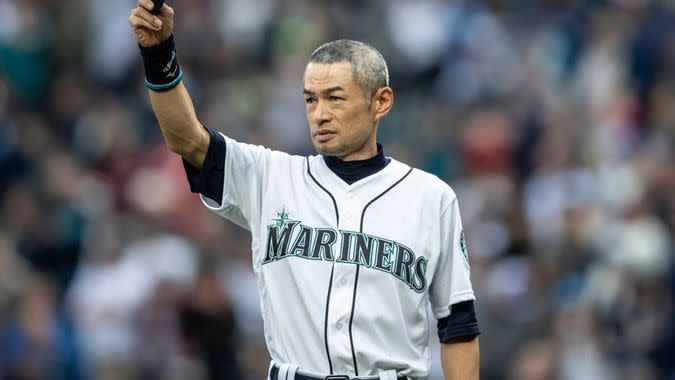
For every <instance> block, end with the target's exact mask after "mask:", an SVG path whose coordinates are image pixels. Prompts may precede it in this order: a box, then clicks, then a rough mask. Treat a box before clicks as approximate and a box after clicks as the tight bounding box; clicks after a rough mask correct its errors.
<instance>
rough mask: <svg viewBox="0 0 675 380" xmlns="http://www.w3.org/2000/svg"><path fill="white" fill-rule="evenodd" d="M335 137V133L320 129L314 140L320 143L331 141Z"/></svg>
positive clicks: (316, 132) (315, 133)
mask: <svg viewBox="0 0 675 380" xmlns="http://www.w3.org/2000/svg"><path fill="white" fill-rule="evenodd" d="M335 135H336V133H335V132H333V131H328V130H324V129H320V130H317V131H315V132H314V138H315V139H316V141H317V142H320V143H322V142H326V141H328V140H330V139H331V138H333V136H335Z"/></svg>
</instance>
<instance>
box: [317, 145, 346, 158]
mask: <svg viewBox="0 0 675 380" xmlns="http://www.w3.org/2000/svg"><path fill="white" fill-rule="evenodd" d="M314 147H315V148H316V152H317V153H319V154H320V155H323V156H342V155H343V152H342V151H343V149H340V147H337V146H330V145H327V144H315V145H314Z"/></svg>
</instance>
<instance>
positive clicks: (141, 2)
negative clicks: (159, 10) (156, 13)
mask: <svg viewBox="0 0 675 380" xmlns="http://www.w3.org/2000/svg"><path fill="white" fill-rule="evenodd" d="M138 6H139V7H141V8H145V10H147V11H149V12H151V11H152V10H153V8H155V4H154V3H153V2H152V0H138Z"/></svg>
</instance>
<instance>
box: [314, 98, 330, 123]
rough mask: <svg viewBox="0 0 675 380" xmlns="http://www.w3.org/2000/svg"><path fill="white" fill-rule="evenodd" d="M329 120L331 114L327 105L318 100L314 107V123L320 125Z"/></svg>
mask: <svg viewBox="0 0 675 380" xmlns="http://www.w3.org/2000/svg"><path fill="white" fill-rule="evenodd" d="M330 120H331V114H330V112H329V110H328V107H327V106H326V104H325V103H324V102H321V101H318V102H317V104H316V108H315V109H314V123H316V125H317V126H321V124H323V123H325V122H327V121H330Z"/></svg>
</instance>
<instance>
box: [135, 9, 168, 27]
mask: <svg viewBox="0 0 675 380" xmlns="http://www.w3.org/2000/svg"><path fill="white" fill-rule="evenodd" d="M131 15H132V16H135V17H138V18H140V19H143V20H144V21H145V22H147V23H148V24H149V25H151V27H150V29H152V30H159V29H161V27H162V20H160V19H159V18H158V17H156V16H153V15H152V14H151V13H150V12H148V11H147V10H146V9H144V8H140V7H138V8H135V9H134V10H133V11H132V12H131Z"/></svg>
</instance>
